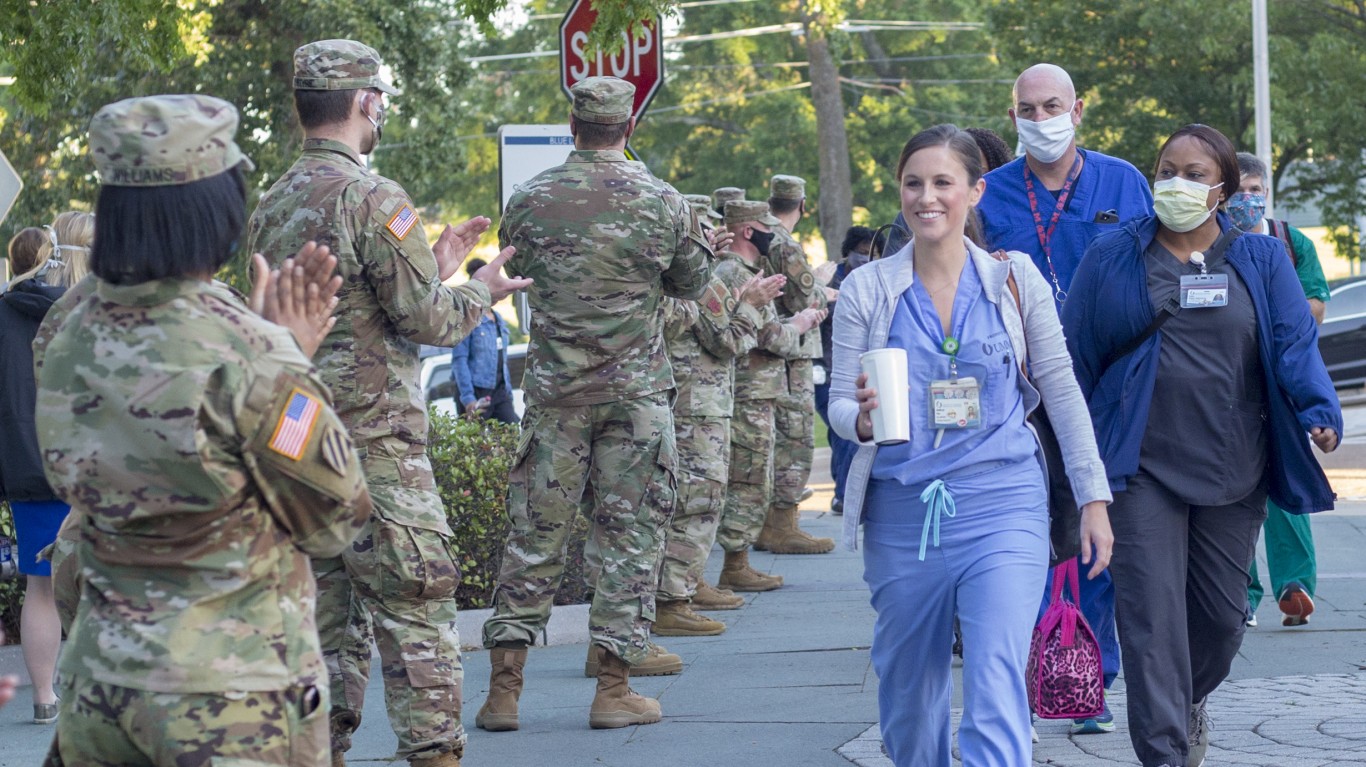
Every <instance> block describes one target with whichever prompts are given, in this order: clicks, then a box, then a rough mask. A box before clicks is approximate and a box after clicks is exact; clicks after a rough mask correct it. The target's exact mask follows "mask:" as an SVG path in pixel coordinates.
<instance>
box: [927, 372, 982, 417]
mask: <svg viewBox="0 0 1366 767" xmlns="http://www.w3.org/2000/svg"><path fill="white" fill-rule="evenodd" d="M930 425H931V426H932V427H934V428H936V429H975V428H977V427H979V426H981V425H982V387H980V386H978V384H977V379H976V378H972V377H968V378H958V379H955V380H952V381H931V382H930Z"/></svg>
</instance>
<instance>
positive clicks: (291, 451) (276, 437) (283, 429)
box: [269, 389, 323, 461]
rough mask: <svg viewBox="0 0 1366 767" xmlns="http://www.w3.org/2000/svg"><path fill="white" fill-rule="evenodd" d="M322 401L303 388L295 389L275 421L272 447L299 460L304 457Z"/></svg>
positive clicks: (320, 412) (291, 458)
mask: <svg viewBox="0 0 1366 767" xmlns="http://www.w3.org/2000/svg"><path fill="white" fill-rule="evenodd" d="M322 410H323V406H322V402H321V401H319V400H318V398H317V397H314V396H313V395H312V394H309V393H308V392H306V391H303V390H302V389H295V390H293V391H292V392H290V394H289V399H288V400H286V402H285V409H284V412H283V413H281V414H280V420H279V421H276V422H275V433H274V434H273V435H272V436H271V438H270V445H269V447H270V449H271V450H274V451H275V452H277V453H279V454H280V455H283V456H284V457H286V458H288V459H290V460H291V461H297V460H299V459H300V458H303V457H304V448H305V447H306V446H307V445H308V438H309V437H310V436H312V434H313V426H314V425H315V424H317V422H318V416H319V415H321V414H322Z"/></svg>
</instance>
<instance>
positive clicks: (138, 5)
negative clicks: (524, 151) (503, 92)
mask: <svg viewBox="0 0 1366 767" xmlns="http://www.w3.org/2000/svg"><path fill="white" fill-rule="evenodd" d="M181 6H184V7H186V8H189V9H190V10H189V11H185V12H183V13H182V14H181V15H180V16H179V17H176V16H175V15H171V16H170V18H172V19H176V18H179V19H181V23H179V24H178V25H177V26H178V27H179V28H180V29H182V31H183V32H184V35H183V37H182V41H183V44H182V45H181V46H180V48H176V47H175V46H174V45H169V44H166V45H162V46H160V47H157V48H156V49H155V50H156V51H157V52H158V55H159V56H164V58H161V59H156V58H154V57H151V56H150V54H149V55H148V56H137V55H134V56H131V57H130V56H127V55H125V54H126V51H125V49H124V48H123V42H124V41H123V36H122V35H123V34H128V32H127V30H128V29H129V28H131V27H132V26H136V25H133V24H132V23H131V21H129V22H127V23H125V24H124V25H123V26H122V27H120V28H119V29H115V30H111V32H110V34H107V35H106V34H104V32H103V31H102V29H101V27H99V26H97V25H98V24H101V23H102V22H103V17H102V16H101V17H90V16H88V15H87V17H85V18H83V19H79V20H77V19H70V18H68V17H67V10H68V9H69V8H72V7H79V8H86V9H91V8H100V9H106V8H113V7H117V8H121V9H122V14H123V15H120V16H119V18H124V16H125V15H126V17H127V19H133V18H135V17H136V15H137V14H139V13H144V14H146V13H149V12H150V11H151V10H152V9H153V8H154V7H155V9H156V10H158V11H169V10H170V9H173V8H177V7H181ZM191 11H196V12H195V13H191ZM109 13H112V11H107V12H105V15H109ZM28 16H30V17H31V18H32V26H31V27H30V28H32V29H46V28H48V27H49V26H51V25H53V24H56V23H67V24H70V25H72V26H73V27H74V26H81V25H82V23H83V24H84V25H85V26H86V27H88V29H87V30H86V31H85V32H82V33H79V34H78V33H72V35H71V40H73V41H76V42H82V41H83V42H84V44H78V45H69V46H68V45H64V44H62V43H61V42H58V43H54V44H53V45H52V46H51V47H43V48H42V52H43V53H42V55H41V56H40V55H38V54H37V53H33V48H32V45H33V44H32V43H26V44H25V45H24V46H22V47H18V48H16V47H14V46H11V47H10V48H7V49H6V54H7V56H8V57H9V58H8V60H9V61H11V62H13V63H14V64H15V66H16V67H17V66H18V65H20V64H22V65H23V66H24V67H26V68H29V69H32V70H34V71H38V72H46V71H49V68H51V67H57V66H59V65H58V64H56V63H42V62H43V61H47V60H53V61H55V60H60V62H62V63H61V64H60V66H61V67H64V69H62V72H63V74H62V77H61V79H60V80H57V81H45V82H44V84H43V85H42V86H41V89H40V90H41V93H39V94H37V95H36V96H31V95H28V94H29V92H28V91H27V90H25V88H26V87H28V86H24V85H23V84H24V82H25V81H24V79H23V78H24V75H22V74H18V73H17V70H16V75H15V78H16V79H15V88H12V89H5V88H0V147H3V149H4V151H5V153H6V155H8V156H9V158H10V161H11V162H12V163H13V164H14V166H15V167H16V169H19V171H20V173H21V174H22V175H23V176H24V179H25V183H26V187H25V190H24V193H23V194H22V195H20V198H19V201H18V204H17V205H16V208H15V210H14V211H12V212H11V214H10V216H9V218H8V219H7V220H6V226H5V227H4V229H5V231H4V232H0V235H2V236H4V237H8V236H11V235H12V234H13V232H14V231H16V230H17V229H18V228H21V227H23V226H29V225H32V224H36V223H46V222H48V221H50V220H51V219H52V217H53V216H54V215H55V214H56V213H58V212H60V211H62V210H66V209H69V208H84V209H89V208H90V207H92V206H93V204H94V198H95V193H96V191H97V180H96V178H95V176H94V173H93V171H94V168H93V166H92V165H91V163H90V160H89V158H88V153H87V152H86V147H85V141H86V139H85V130H86V126H87V125H88V123H89V120H90V117H91V116H92V115H93V114H94V113H95V111H96V110H98V109H99V108H100V107H101V106H102V105H104V104H106V103H109V102H112V101H115V100H118V99H122V98H128V97H132V96H142V95H150V94H156V93H185V92H197V93H208V94H211V95H214V96H218V97H220V98H223V99H226V100H228V101H231V102H232V103H234V104H235V105H236V106H237V108H238V109H239V110H240V112H241V115H242V125H241V128H240V130H239V133H238V141H239V142H240V143H242V144H243V146H244V148H245V149H246V151H247V153H248V155H249V156H251V158H252V160H254V161H255V163H256V166H257V171H256V173H255V174H253V175H252V177H251V179H250V180H251V182H252V187H253V191H252V199H251V200H249V201H248V204H249V205H251V204H254V199H255V196H256V195H257V194H259V193H260V192H261V191H263V190H264V189H266V188H267V187H268V186H269V185H270V183H271V182H272V181H273V180H274V179H275V178H276V177H278V176H279V175H280V174H281V173H283V172H284V171H285V169H287V168H288V167H289V164H290V163H291V162H292V161H293V159H294V157H295V155H296V154H297V153H298V148H299V141H300V138H301V133H300V131H299V128H298V124H297V121H296V120H295V117H294V113H293V99H292V86H291V79H290V78H291V76H292V71H293V61H292V58H293V52H294V49H295V48H296V47H298V46H299V45H301V44H303V43H306V42H309V41H311V40H319V39H326V38H335V37H351V38H355V39H359V40H362V41H365V42H366V43H367V44H369V45H371V46H373V47H375V48H376V49H377V50H379V51H380V52H381V55H382V56H384V59H385V61H386V63H387V64H388V65H389V66H390V67H391V68H392V70H393V77H394V79H395V80H396V84H397V85H398V86H399V87H400V88H403V89H404V93H403V95H402V96H398V97H396V98H394V99H392V104H391V108H390V118H389V121H388V123H387V125H386V129H385V139H384V144H382V146H383V147H384V151H382V152H378V153H376V156H375V158H374V162H375V166H376V168H377V169H378V170H380V171H381V172H383V173H385V174H386V175H390V176H392V177H395V178H400V179H402V180H403V183H404V185H405V186H406V187H407V189H408V190H409V192H410V193H411V194H412V195H413V196H414V198H415V199H416V200H417V201H418V202H419V203H420V204H421V203H429V202H434V201H436V200H439V199H443V198H446V197H448V196H450V195H451V194H453V193H454V191H455V189H456V188H457V185H456V184H454V183H453V179H455V178H456V177H457V176H458V175H459V174H460V171H461V166H462V157H461V145H460V142H459V141H458V140H457V136H456V134H455V132H454V131H450V130H448V127H449V126H451V125H454V124H456V123H457V122H458V121H459V118H460V117H462V116H463V115H464V114H465V112H464V105H463V104H462V101H461V99H460V97H459V93H460V91H461V89H462V87H463V86H464V83H465V78H466V76H467V70H466V67H465V66H464V64H463V63H462V60H461V57H460V53H459V50H458V47H457V42H458V40H459V34H458V26H459V25H458V24H457V23H455V22H456V20H457V19H458V14H457V12H456V10H455V4H454V0H425V1H424V2H413V3H392V2H388V0H329V1H326V2H307V1H306V0H278V1H273V2H268V3H263V2H260V1H259V0H215V1H214V2H211V3H210V2H207V1H206V2H202V3H197V2H190V1H189V0H182V2H180V3H178V4H177V3H155V2H149V0H105V1H104V2H99V3H80V4H76V3H41V4H34V5H33V6H32V7H31V8H30V9H29V10H28ZM164 18H165V17H160V18H159V17H158V16H157V14H156V13H151V15H150V17H149V18H148V20H147V22H146V23H148V24H152V23H153V22H156V24H155V25H154V28H160V27H165V26H170V24H166V23H162V20H164ZM59 39H65V38H59ZM40 45H41V43H40ZM16 50H17V51H19V52H20V53H21V54H23V55H19V56H16V55H15V51H16ZM52 82H60V83H61V87H52ZM21 86H23V87H21ZM243 260H244V259H240V258H239V259H238V263H236V264H234V265H233V270H232V271H234V272H235V273H238V274H240V273H241V270H242V263H241V262H242V261H243Z"/></svg>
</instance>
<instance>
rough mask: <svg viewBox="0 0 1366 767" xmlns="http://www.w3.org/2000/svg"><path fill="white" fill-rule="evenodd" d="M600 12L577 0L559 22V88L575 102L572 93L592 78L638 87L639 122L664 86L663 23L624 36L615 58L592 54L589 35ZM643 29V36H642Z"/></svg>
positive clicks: (657, 20) (622, 34)
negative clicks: (604, 77)
mask: <svg viewBox="0 0 1366 767" xmlns="http://www.w3.org/2000/svg"><path fill="white" fill-rule="evenodd" d="M597 18H598V12H597V11H595V10H593V7H592V3H591V1H590V0H575V1H574V5H573V6H571V7H570V9H569V12H568V13H566V14H565V15H564V21H562V22H560V86H561V87H562V88H564V92H565V95H566V96H569V97H570V98H573V96H572V94H570V91H569V89H570V88H572V87H574V84H575V83H578V82H579V81H581V80H585V79H587V78H589V77H598V76H607V77H620V78H621V79H623V80H625V81H627V82H629V83H631V84H632V85H634V86H636V100H635V110H634V111H633V112H632V115H633V116H634V117H635V118H636V119H637V120H639V119H640V117H641V115H643V114H645V108H646V107H647V106H649V104H650V99H652V98H654V95H655V91H658V90H659V86H660V85H661V84H662V83H663V82H664V52H663V47H664V46H663V44H662V43H663V38H662V36H661V35H662V33H661V32H660V29H661V27H662V23H661V22H662V21H663V20H662V19H660V18H659V17H655V20H654V21H652V22H649V23H646V24H643V25H641V26H639V27H636V30H637V35H636V36H635V37H634V38H633V37H632V36H631V35H630V33H628V32H622V33H621V37H622V47H621V50H620V51H618V52H617V53H615V54H609V53H606V52H605V51H597V52H591V53H590V51H589V48H588V32H589V30H590V29H592V27H593V23H594V22H595V21H597ZM641 27H643V28H644V29H643V32H644V33H643V34H640V30H641Z"/></svg>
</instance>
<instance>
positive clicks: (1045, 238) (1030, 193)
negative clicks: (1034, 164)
mask: <svg viewBox="0 0 1366 767" xmlns="http://www.w3.org/2000/svg"><path fill="white" fill-rule="evenodd" d="M1080 175H1081V152H1077V158H1076V159H1075V160H1073V161H1072V169H1071V170H1069V171H1068V172H1067V180H1066V181H1064V182H1063V184H1062V191H1061V192H1059V193H1058V202H1057V204H1056V205H1054V206H1053V216H1052V218H1050V219H1049V220H1048V229H1047V230H1045V229H1044V226H1043V216H1042V215H1041V214H1040V213H1039V198H1038V196H1037V195H1035V194H1034V174H1032V173H1030V172H1029V163H1024V182H1025V196H1026V197H1028V198H1029V212H1030V213H1032V214H1033V215H1034V231H1035V232H1036V233H1037V234H1038V235H1039V247H1041V248H1043V257H1044V260H1045V261H1047V262H1048V276H1049V277H1051V278H1052V279H1053V298H1054V300H1056V301H1057V302H1058V303H1062V302H1063V301H1064V300H1066V299H1067V292H1066V291H1064V290H1063V289H1062V286H1061V285H1059V284H1058V270H1057V269H1054V268H1053V246H1052V245H1051V244H1050V243H1051V242H1052V240H1053V230H1054V229H1056V228H1057V227H1058V219H1059V218H1061V217H1062V212H1063V211H1064V210H1067V200H1068V198H1069V197H1071V196H1072V185H1073V184H1075V183H1076V182H1077V177H1078V176H1080Z"/></svg>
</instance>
